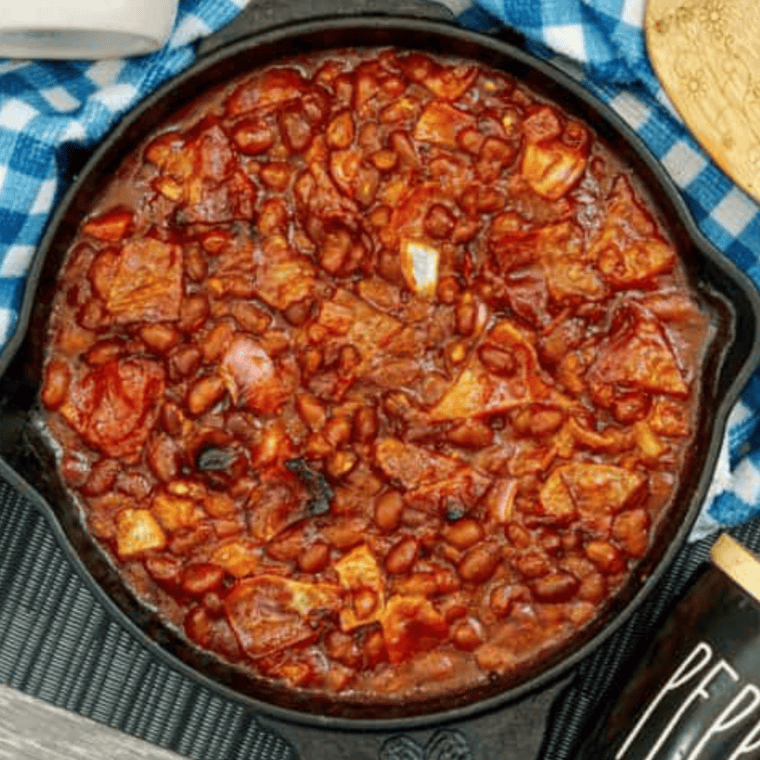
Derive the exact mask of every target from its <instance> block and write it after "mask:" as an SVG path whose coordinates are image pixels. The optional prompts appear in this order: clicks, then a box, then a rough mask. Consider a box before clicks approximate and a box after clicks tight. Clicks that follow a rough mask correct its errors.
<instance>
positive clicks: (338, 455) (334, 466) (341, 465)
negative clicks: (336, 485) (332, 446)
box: [325, 451, 359, 478]
mask: <svg viewBox="0 0 760 760" xmlns="http://www.w3.org/2000/svg"><path fill="white" fill-rule="evenodd" d="M358 461H359V458H358V457H357V455H356V454H355V453H354V452H353V451H335V452H333V454H332V455H331V456H330V457H329V458H328V459H327V463H326V464H325V469H326V470H327V472H328V473H329V474H330V475H331V476H332V477H333V478H342V477H344V476H345V475H348V473H350V472H351V470H353V469H354V467H356V463H357V462H358Z"/></svg>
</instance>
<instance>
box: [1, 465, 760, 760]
mask: <svg viewBox="0 0 760 760" xmlns="http://www.w3.org/2000/svg"><path fill="white" fill-rule="evenodd" d="M732 533H733V534H734V535H735V536H736V537H737V538H738V539H739V540H741V541H742V542H743V543H744V544H745V546H747V547H748V548H750V549H754V550H758V549H760V521H758V522H755V523H752V524H750V525H747V526H744V527H742V528H740V529H738V530H735V531H732ZM711 543H712V542H711V541H710V540H705V541H702V542H700V543H698V544H693V545H687V546H685V547H684V548H683V549H682V550H681V551H680V553H679V554H678V555H677V557H676V559H675V561H674V563H673V564H672V566H671V567H670V568H669V570H668V572H667V573H666V574H665V576H664V578H663V579H662V581H661V583H660V584H659V586H658V587H657V589H656V590H655V592H654V593H653V594H652V595H651V596H650V597H649V598H648V599H647V601H646V603H645V604H644V605H642V606H641V607H640V608H639V610H638V611H637V613H636V614H635V615H634V616H633V618H632V619H631V620H630V621H629V622H628V623H627V624H626V625H625V626H623V627H622V628H621V629H620V630H619V631H617V632H616V633H615V634H614V635H613V636H612V637H611V639H610V640H609V641H608V642H607V643H606V644H605V645H604V646H603V647H602V648H601V649H599V650H598V651H597V652H596V653H595V654H594V655H593V656H592V657H590V658H588V659H587V660H585V661H583V662H582V663H581V664H580V666H579V667H578V669H577V677H576V679H575V680H574V681H573V682H572V684H571V685H570V686H569V687H568V688H567V689H566V690H565V692H564V693H562V694H561V695H560V697H559V698H558V699H556V701H555V704H554V707H553V710H552V714H551V717H550V720H549V721H548V724H547V728H546V736H545V742H544V747H543V749H542V750H541V752H540V753H539V754H540V760H572V757H573V748H574V747H575V746H576V744H577V740H578V738H579V737H581V736H582V735H583V734H584V732H585V726H586V724H587V722H588V721H589V720H590V719H593V716H594V715H595V714H596V708H597V706H598V704H599V701H600V699H601V698H602V696H603V695H604V693H605V691H606V690H607V689H608V688H609V686H610V685H611V684H614V683H615V682H616V680H617V679H621V678H624V677H625V675H624V674H625V669H626V667H627V666H628V664H629V662H628V661H629V659H630V655H631V653H632V652H634V651H635V649H636V647H637V645H639V644H640V643H641V642H642V641H643V640H644V638H645V637H646V636H647V635H648V634H650V633H651V631H652V630H653V621H657V620H658V619H659V618H661V616H662V615H663V614H664V613H665V612H666V611H667V610H668V608H669V607H670V605H671V604H672V602H673V600H674V599H675V598H676V597H677V596H680V595H681V594H682V593H683V591H684V590H685V589H686V587H687V586H688V584H689V582H690V580H691V579H692V577H693V576H694V573H695V572H696V571H697V569H698V567H699V566H700V564H701V563H702V562H704V561H705V560H706V558H707V556H708V554H709V548H710V545H711ZM655 625H656V622H655ZM0 683H4V684H6V685H8V686H11V687H13V688H16V689H18V690H20V691H22V692H24V693H26V694H28V695H30V696H34V697H38V698H41V699H43V700H45V701H47V702H49V703H51V704H53V705H56V706H57V707H61V708H64V709H66V710H70V711H71V712H74V713H78V714H80V715H83V716H87V717H90V718H93V719H95V720H97V721H100V722H101V723H104V724H106V725H108V726H111V727H113V728H116V729H118V730H121V731H124V732H126V733H128V734H132V735H134V736H138V737H141V738H143V739H146V740H147V741H149V742H152V743H154V744H156V745H158V746H161V747H164V748H166V749H170V750H173V751H174V752H177V753H179V754H182V755H185V756H187V757H190V758H197V759H198V760H222V759H223V760H243V759H245V760H298V755H297V753H296V751H295V750H294V748H293V746H292V745H291V744H290V742H289V741H288V740H287V737H285V736H281V735H279V734H277V733H275V732H274V731H272V730H270V729H268V728H265V727H264V726H263V725H262V724H261V723H260V722H259V720H258V719H257V716H256V715H255V714H254V713H252V712H251V711H250V710H249V709H248V708H247V707H246V706H244V705H242V704H241V703H238V702H236V701H235V700H228V699H226V698H224V697H222V696H220V695H219V694H217V693H215V692H213V691H211V690H209V689H208V688H207V687H206V686H204V685H202V684H198V683H196V682H195V681H194V680H193V679H191V678H190V677H188V676H187V675H185V674H184V673H182V672H180V671H178V670H174V669H172V668H171V667H169V666H168V665H167V664H166V663H164V662H163V661H161V660H159V659H158V658H157V657H156V656H155V655H154V654H153V653H152V652H151V651H150V650H149V649H148V648H146V647H145V645H144V644H143V643H142V642H141V641H139V640H137V639H136V638H135V636H134V635H133V634H132V633H131V632H130V631H128V630H127V629H126V628H124V627H123V626H122V625H121V623H119V622H118V621H117V620H115V619H113V618H112V617H111V615H110V613H109V612H108V611H107V610H106V609H105V608H104V607H103V606H102V605H101V604H100V602H99V601H98V600H97V599H96V598H95V596H94V595H93V593H92V592H91V591H90V589H89V588H88V587H87V585H86V584H85V583H84V582H83V581H82V579H81V578H80V576H79V574H78V573H77V572H76V570H75V569H74V568H72V567H71V565H70V564H69V560H68V559H67V557H66V554H65V553H64V551H63V550H62V549H61V548H60V547H59V546H58V544H57V541H56V538H55V534H54V533H53V532H52V531H51V529H50V527H49V526H48V524H47V522H46V521H45V519H44V518H43V517H42V516H41V515H40V514H39V513H38V512H37V511H36V510H35V509H34V508H33V507H32V505H31V504H30V503H29V502H28V501H27V500H26V499H25V498H24V497H23V496H21V495H20V494H18V493H17V492H16V491H15V489H13V488H12V487H11V486H9V485H8V484H7V483H5V481H3V480H0ZM504 749H505V750H506V751H507V753H506V754H505V757H508V758H509V760H539V759H538V758H517V757H514V755H509V752H508V750H509V748H508V747H505V748H504ZM301 760H331V758H328V757H322V758H314V759H313V758H301ZM436 760H437V759H436ZM440 760H449V759H448V758H447V757H442V758H441V759H440ZM450 760H459V756H457V757H454V756H452V757H451V758H450Z"/></svg>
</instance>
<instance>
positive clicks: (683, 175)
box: [662, 141, 707, 187]
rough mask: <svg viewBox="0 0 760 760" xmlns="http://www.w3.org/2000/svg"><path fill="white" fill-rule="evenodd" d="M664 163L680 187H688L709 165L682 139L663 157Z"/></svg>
mask: <svg viewBox="0 0 760 760" xmlns="http://www.w3.org/2000/svg"><path fill="white" fill-rule="evenodd" d="M662 164H663V166H664V167H665V169H666V170H667V171H668V173H669V174H670V176H671V177H672V178H673V181H674V182H675V183H676V184H677V185H678V186H679V187H686V186H687V185H688V184H689V183H690V182H692V181H693V180H694V179H695V178H696V177H697V176H698V175H699V173H700V172H701V171H702V170H703V169H704V168H705V166H707V160H706V159H705V157H704V156H702V155H701V154H700V153H697V151H695V150H694V149H693V148H692V147H691V146H690V145H688V144H687V143H685V142H683V141H681V142H677V143H676V144H675V145H674V146H673V147H672V148H671V149H670V150H669V151H668V152H667V153H666V154H665V155H664V156H663V157H662Z"/></svg>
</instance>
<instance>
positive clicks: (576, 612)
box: [41, 50, 711, 701]
mask: <svg viewBox="0 0 760 760" xmlns="http://www.w3.org/2000/svg"><path fill="white" fill-rule="evenodd" d="M710 335H711V326H710V320H709V316H708V314H707V312H706V311H705V310H704V309H703V308H702V307H701V305H700V303H699V302H698V300H697V298H696V296H695V294H694V293H693V291H692V290H691V288H690V287H689V285H688V282H687V278H686V276H685V273H684V270H683V267H682V264H681V263H680V261H679V258H678V253H677V251H676V250H675V249H674V248H673V246H672V245H671V244H670V243H669V242H668V240H667V239H666V237H665V236H664V235H663V232H662V231H661V229H660V227H659V226H658V224H657V222H656V221H655V218H654V217H653V215H652V213H651V212H650V211H649V210H648V209H647V205H646V203H645V201H644V200H643V199H642V198H641V197H639V195H638V194H637V191H636V190H635V186H634V184H633V183H632V181H631V179H630V178H629V176H628V175H627V174H626V172H625V170H624V168H623V167H621V166H620V165H619V163H618V162H617V161H616V160H615V159H614V157H612V156H611V155H610V154H609V153H608V151H607V149H606V148H605V146H603V145H602V144H600V143H599V142H598V141H597V140H596V139H595V136H594V134H593V131H592V130H591V129H590V127H589V126H588V125H585V124H581V123H579V122H577V121H575V120H573V119H571V118H569V117H568V116H566V115H565V114H564V113H563V112H562V111H561V109H560V108H558V107H557V106H554V105H552V104H548V103H546V102H544V101H543V100H540V99H539V98H538V97H537V96H535V95H533V94H532V93H530V92H529V91H528V90H527V89H525V88H524V87H523V86H521V85H520V84H519V83H516V82H514V81H513V80H511V79H510V78H509V77H508V76H506V75H504V74H503V73H499V72H495V71H491V70H488V69H484V68H481V67H479V66H478V65H476V64H472V63H469V62H463V61H444V60H436V59H433V58H431V57H429V56H426V55H422V54H418V53H410V52H402V51H395V50H382V51H365V52H355V51H345V52H344V53H343V54H333V55H328V56H321V57H315V58H313V59H304V60H298V61H293V62H286V63H282V64H278V65H274V66H271V67H269V68H267V69H264V70H261V71H258V72H255V73H253V74H248V75H246V76H244V77H241V78H240V79H239V80H238V81H236V82H234V83H232V84H231V85H230V86H229V87H228V88H226V89H225V90H224V91H220V92H216V93H212V94H210V95H209V96H207V97H205V98H202V99H200V100H199V101H198V103H196V104H195V105H194V106H193V107H192V108H191V109H189V110H188V111H187V112H186V113H185V114H184V115H183V116H182V117H181V118H178V119H177V120H175V121H174V122H171V123H167V125H166V128H165V129H163V130H161V131H160V133H157V134H156V135H153V136H151V137H150V139H148V140H146V142H145V143H144V144H143V145H141V146H139V147H138V148H137V149H136V151H135V152H134V154H133V155H132V156H131V157H130V158H129V159H128V160H127V161H126V162H125V163H124V166H123V168H122V170H121V171H120V172H119V174H118V175H117V176H116V177H115V178H114V180H113V182H112V184H111V186H110V187H109V188H108V189H107V190H106V192H105V193H104V195H103V197H102V198H101V200H100V201H99V202H98V204H97V205H96V207H95V208H94V209H93V211H92V213H91V214H90V215H89V216H88V217H87V218H86V219H84V220H83V223H82V225H81V227H80V230H79V232H78V235H77V238H76V240H75V242H74V244H73V245H72V247H71V250H70V252H69V254H68V257H67V261H66V264H65V266H64V268H63V270H62V273H61V275H60V288H59V295H58V297H57V300H56V302H55V304H54V310H53V317H52V319H51V323H50V328H49V346H48V353H47V363H46V374H45V382H44V386H43V388H42V392H41V400H42V403H43V406H44V408H45V409H46V410H47V418H46V425H47V429H48V431H49V433H50V435H51V436H52V438H53V439H54V440H56V441H57V442H58V444H60V449H61V451H62V452H63V453H62V455H61V457H60V468H61V472H62V475H63V477H64V478H65V480H66V482H67V483H68V484H69V487H70V488H71V490H72V492H73V493H74V494H75V495H76V498H77V500H78V501H79V503H80V504H81V506H82V510H83V516H84V520H85V523H86V525H87V527H88V530H89V531H90V532H91V533H92V534H93V535H94V536H95V537H96V539H97V540H98V541H99V542H100V543H101V545H102V546H103V547H104V549H105V550H106V552H107V553H108V554H109V556H111V557H112V559H113V562H114V564H115V565H116V566H117V567H118V568H119V571H120V572H121V573H122V574H123V576H124V577H125V578H126V579H127V581H128V583H129V584H130V585H131V586H132V587H133V588H134V590H135V593H136V594H137V595H138V597H139V598H141V599H143V600H144V601H145V602H146V603H148V604H150V605H153V606H156V607H157V608H158V609H159V610H161V612H162V614H163V615H164V616H165V618H166V619H167V621H169V622H170V623H171V624H172V625H173V626H175V627H177V628H178V629H180V630H182V631H184V633H185V634H186V636H187V637H188V638H189V639H190V640H192V641H193V642H196V643H197V644H198V645H200V646H201V647H202V648H204V649H207V650H210V651H212V652H214V653H216V654H218V655H219V656H220V657H222V658H223V659H225V660H228V661H231V662H236V663H240V664H241V665H242V666H243V667H244V668H246V669H249V670H250V671H252V672H254V673H255V674H256V675H258V676H261V677H263V678H266V679H272V680H273V681H281V682H284V683H286V684H288V685H290V686H292V687H293V688H297V689H304V690H314V691H317V692H320V693H328V694H330V693H339V692H340V693H342V694H344V695H355V696H356V697H357V698H363V699H369V700H372V699H377V700H378V701H383V700H395V699H418V698H419V699H422V698H425V697H426V696H430V695H431V694H437V693H441V692H458V691H462V690H464V689H466V688H468V687H470V686H474V685H479V684H482V683H485V682H486V681H487V679H488V678H489V676H490V675H492V674H498V675H500V676H502V675H508V676H514V678H515V679H516V680H519V679H520V678H521V677H527V676H528V675H529V674H530V672H531V667H532V665H533V663H535V662H536V661H537V660H539V659H540V658H542V657H545V656H547V655H548V654H549V653H551V652H554V651H555V650H557V648H559V647H561V646H562V645H563V644H565V643H567V642H568V641H569V640H570V639H571V638H572V637H573V636H574V635H575V634H577V633H578V632H579V631H580V630H582V629H583V627H584V626H587V625H588V624H589V623H590V622H591V621H592V620H593V619H594V618H595V616H597V615H598V614H599V611H600V610H601V609H602V608H603V606H604V605H605V602H606V601H607V600H609V599H610V598H611V597H612V596H613V595H614V594H615V592H616V591H617V590H619V589H620V588H621V586H622V584H623V583H624V582H625V580H626V579H627V577H628V576H629V573H630V572H631V570H632V568H633V567H634V566H635V565H636V563H637V562H638V561H639V560H640V559H641V558H642V557H643V556H644V555H645V553H646V551H647V548H648V546H649V543H650V538H651V534H652V531H653V530H654V528H655V527H656V526H657V524H658V523H659V521H660V520H661V519H662V516H663V513H664V511H665V510H666V508H667V506H668V504H669V502H670V500H671V498H672V495H673V493H674V491H675V489H676V487H677V485H678V482H679V477H680V474H681V473H682V471H683V469H684V467H685V466H686V465H687V464H688V458H687V448H688V445H689V443H690V441H691V438H692V433H693V427H694V423H695V420H696V414H697V404H698V397H699V378H700V372H701V365H700V363H701V361H702V358H703V356H704V353H705V350H706V345H707V342H708V340H709V337H710Z"/></svg>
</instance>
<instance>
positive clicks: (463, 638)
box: [451, 621, 483, 652]
mask: <svg viewBox="0 0 760 760" xmlns="http://www.w3.org/2000/svg"><path fill="white" fill-rule="evenodd" d="M451 639H452V641H453V642H454V646H456V647H457V649H462V650H464V651H465V652H472V651H473V650H474V649H477V647H479V646H480V645H481V644H482V643H483V637H482V635H481V633H480V632H479V631H478V629H477V627H476V626H475V625H474V624H473V623H472V622H470V621H464V622H462V623H459V624H458V625H457V626H455V628H454V631H453V633H452V635H451Z"/></svg>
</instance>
